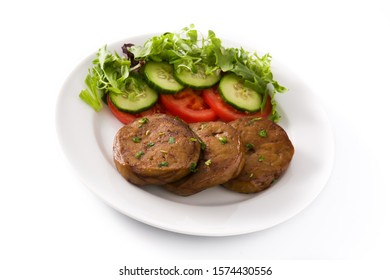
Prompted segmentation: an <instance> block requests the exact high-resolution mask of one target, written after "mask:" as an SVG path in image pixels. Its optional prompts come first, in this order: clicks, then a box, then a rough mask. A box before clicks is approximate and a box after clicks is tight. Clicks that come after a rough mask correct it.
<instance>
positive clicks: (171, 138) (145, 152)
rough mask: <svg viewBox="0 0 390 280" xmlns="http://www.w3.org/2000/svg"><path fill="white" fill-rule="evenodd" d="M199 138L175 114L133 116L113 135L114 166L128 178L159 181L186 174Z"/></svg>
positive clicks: (195, 156) (196, 154)
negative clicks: (134, 117) (130, 121)
mask: <svg viewBox="0 0 390 280" xmlns="http://www.w3.org/2000/svg"><path fill="white" fill-rule="evenodd" d="M200 150H201V146H200V142H199V141H198V138H197V136H196V135H195V133H194V132H193V131H192V130H191V129H190V128H189V126H188V125H187V124H186V123H184V122H183V121H181V120H180V119H178V118H174V117H172V116H168V115H166V114H154V115H150V116H147V117H140V118H137V119H135V120H134V121H133V122H132V123H130V124H128V125H125V126H123V127H122V128H120V129H119V131H118V132H117V134H116V135H115V139H114V144H113V157H114V162H115V166H116V167H117V169H118V171H119V172H120V173H121V175H122V176H123V177H124V178H126V179H127V180H128V181H130V182H132V183H134V184H136V185H139V186H142V185H150V184H156V185H163V184H167V183H170V182H174V181H177V180H179V179H181V178H183V177H184V176H186V175H187V174H189V173H190V172H191V170H192V168H193V166H194V165H195V164H196V163H197V162H198V160H199V156H200Z"/></svg>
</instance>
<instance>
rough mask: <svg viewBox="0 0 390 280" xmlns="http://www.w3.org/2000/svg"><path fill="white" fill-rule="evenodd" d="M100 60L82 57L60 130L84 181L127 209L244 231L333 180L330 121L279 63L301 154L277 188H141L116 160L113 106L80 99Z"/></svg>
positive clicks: (186, 225) (290, 129)
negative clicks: (185, 191)
mask: <svg viewBox="0 0 390 280" xmlns="http://www.w3.org/2000/svg"><path fill="white" fill-rule="evenodd" d="M152 35H153V34H152ZM152 35H147V36H138V37H134V38H129V39H126V40H123V41H121V42H117V43H114V44H112V45H109V46H108V48H109V49H110V50H117V51H118V52H119V53H120V51H121V46H122V44H123V43H129V42H131V43H135V44H143V43H144V41H145V40H146V39H147V38H150V36H152ZM223 42H224V44H225V45H235V46H237V44H234V43H232V42H230V43H227V41H226V40H223ZM245 47H246V46H245ZM251 49H256V46H253V47H252V48H251ZM94 58H95V54H92V55H90V56H89V57H87V58H86V59H85V60H84V61H83V62H81V63H80V64H79V65H78V66H77V67H76V69H74V71H73V72H72V73H71V74H70V76H69V77H68V79H67V80H66V82H65V84H64V85H63V87H62V90H61V92H60V95H59V97H58V102H57V108H56V110H57V111H56V125H57V132H58V137H59V140H60V143H61V145H62V148H63V150H64V152H65V154H66V156H67V158H68V159H69V161H70V163H71V165H73V167H74V168H75V170H76V172H77V173H78V175H79V176H80V178H81V180H82V181H83V182H84V183H85V184H86V185H87V186H88V187H89V188H90V189H91V190H92V191H93V192H94V193H95V194H96V195H97V196H98V197H100V198H101V199H102V200H103V201H105V202H106V203H107V204H109V205H110V206H111V207H113V208H114V209H116V210H118V211H120V212H122V213H123V214H125V215H127V216H129V217H131V218H134V219H136V220H139V221H141V222H144V223H146V224H149V225H152V226H155V227H158V228H162V229H165V230H169V231H174V232H179V233H185V234H192V235H205V236H227V235H237V234H244V233H250V232H254V231H259V230H263V229H266V228H269V227H272V226H275V225H277V224H279V223H281V222H284V221H286V220H288V219H289V218H291V217H293V216H294V215H296V214H297V213H299V212H300V211H301V210H303V209H304V208H305V207H306V206H308V205H309V204H310V203H311V202H312V201H313V200H314V199H315V197H316V196H317V195H318V194H319V193H320V191H321V190H322V189H323V187H324V186H325V185H326V182H327V180H328V177H329V175H330V172H331V169H332V165H333V155H334V143H333V135H332V131H331V127H330V123H329V121H328V119H327V116H326V114H325V112H324V110H323V108H322V107H321V106H320V105H319V103H318V101H317V100H316V98H315V96H314V95H313V93H312V92H310V90H309V89H308V88H307V87H305V85H304V84H303V83H302V81H301V80H300V79H299V78H298V77H296V76H295V75H294V74H293V73H291V71H288V70H287V69H286V68H285V67H282V66H280V65H278V64H277V63H276V62H275V60H273V64H272V66H273V72H274V75H275V77H276V79H277V80H278V81H279V82H280V83H281V84H282V85H285V86H287V87H288V88H289V92H287V93H286V94H283V95H279V96H278V102H279V107H280V111H281V114H282V120H281V122H280V125H281V126H282V127H284V129H285V130H286V131H287V133H288V134H289V136H290V139H291V141H292V142H293V144H294V146H295V155H294V158H293V161H292V162H291V164H290V167H289V169H288V170H287V172H286V173H285V174H284V175H283V176H282V178H281V179H280V180H278V181H277V182H276V183H275V185H274V186H272V187H271V188H269V189H268V190H266V191H264V192H261V193H259V194H254V195H244V194H238V193H234V192H231V191H228V190H225V189H224V188H222V187H219V186H218V187H215V188H211V189H209V190H206V191H203V192H201V193H198V194H196V195H193V196H190V197H179V196H176V195H173V194H171V193H168V192H166V191H164V190H162V189H161V188H158V187H148V188H145V189H141V188H139V187H136V186H133V185H131V184H130V183H128V182H127V181H125V180H124V179H123V178H122V177H121V176H120V174H119V173H118V172H117V171H116V169H115V166H114V164H113V160H112V142H113V139H114V135H115V133H116V132H117V130H118V129H119V128H120V127H121V123H119V122H118V121H117V120H116V119H115V118H114V117H113V116H112V115H111V114H110V112H109V111H108V109H107V108H106V107H105V108H104V109H103V110H102V111H101V112H99V113H95V112H94V111H93V109H92V108H90V107H89V106H87V105H86V104H85V103H84V102H83V101H82V100H81V99H80V98H79V97H78V95H79V92H80V91H81V90H82V89H83V88H85V85H84V78H85V76H86V74H87V70H88V68H90V67H91V66H92V60H93V59H94Z"/></svg>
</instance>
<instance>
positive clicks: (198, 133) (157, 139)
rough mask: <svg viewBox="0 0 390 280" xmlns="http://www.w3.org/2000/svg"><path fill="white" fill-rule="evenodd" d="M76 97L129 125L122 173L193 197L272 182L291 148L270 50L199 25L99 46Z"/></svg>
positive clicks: (120, 155)
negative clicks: (118, 46)
mask: <svg viewBox="0 0 390 280" xmlns="http://www.w3.org/2000/svg"><path fill="white" fill-rule="evenodd" d="M85 84H86V88H85V89H83V90H82V91H81V92H80V94H79V97H80V98H81V99H82V100H83V101H84V102H86V103H87V104H88V105H90V106H91V107H92V108H93V109H94V110H95V111H97V112H99V111H100V110H101V109H102V108H103V107H104V106H105V104H107V107H108V108H109V110H110V112H111V113H112V115H114V116H115V117H116V118H117V119H118V120H119V121H120V122H122V123H123V124H124V126H123V127H122V128H121V129H119V131H118V132H117V134H116V135H115V139H114V145H113V153H114V154H113V158H114V162H115V166H116V168H117V169H118V171H119V173H120V174H121V175H122V176H123V177H124V178H126V179H127V180H128V181H130V182H131V183H133V184H135V185H138V186H145V185H159V186H161V187H164V188H165V189H167V190H168V191H171V192H172V193H175V194H178V195H181V196H188V195H192V194H195V193H198V192H201V191H203V190H205V189H208V188H211V187H213V186H216V185H223V186H224V187H225V188H227V189H230V190H232V191H236V192H241V193H255V192H259V191H262V190H264V189H266V188H268V187H269V186H270V185H271V184H272V183H273V182H274V181H275V180H276V179H278V178H279V177H280V176H281V175H282V174H283V173H284V171H285V170H286V169H287V168H288V166H289V163H290V161H291V160H292V157H293V154H294V147H293V145H292V143H291V141H290V139H289V137H288V135H287V133H286V132H285V131H284V129H283V128H282V127H280V126H279V125H277V124H276V122H278V121H279V119H280V117H281V116H280V114H279V113H278V110H277V103H276V99H275V95H276V94H277V93H283V92H285V91H286V90H287V89H286V88H285V87H283V86H282V85H280V84H279V83H278V82H277V81H276V80H275V79H274V76H273V73H272V71H271V56H270V55H269V54H264V55H262V56H259V55H258V54H257V53H256V52H249V51H246V50H244V49H243V48H242V47H241V48H236V47H225V46H223V45H222V41H221V39H219V38H218V37H216V35H215V33H214V32H213V31H211V30H209V31H208V34H207V36H204V35H202V34H200V33H199V32H198V31H197V30H195V29H194V26H193V25H191V26H189V27H186V28H183V29H182V30H180V31H178V32H166V33H163V34H161V35H157V36H153V37H151V38H149V39H148V40H146V41H145V42H144V44H143V45H134V44H133V43H131V42H129V43H126V44H124V45H123V46H122V55H120V54H119V53H118V52H116V51H115V50H114V51H110V50H109V49H108V48H107V46H104V47H102V48H100V49H99V50H98V52H97V54H96V58H95V59H94V60H93V61H92V67H91V68H90V69H89V70H88V74H87V76H86V78H85Z"/></svg>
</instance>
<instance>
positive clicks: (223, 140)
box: [218, 136, 228, 145]
mask: <svg viewBox="0 0 390 280" xmlns="http://www.w3.org/2000/svg"><path fill="white" fill-rule="evenodd" d="M218 140H219V142H221V144H222V145H225V144H226V143H227V142H228V140H227V138H226V137H225V136H222V137H219V138H218Z"/></svg>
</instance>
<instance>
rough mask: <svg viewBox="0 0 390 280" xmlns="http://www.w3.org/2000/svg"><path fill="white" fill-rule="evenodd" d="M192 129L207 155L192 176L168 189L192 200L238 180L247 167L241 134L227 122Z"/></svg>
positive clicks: (196, 124) (203, 155)
mask: <svg viewBox="0 0 390 280" xmlns="http://www.w3.org/2000/svg"><path fill="white" fill-rule="evenodd" d="M190 128H191V129H192V130H193V131H194V132H195V133H196V134H197V135H198V137H199V138H200V140H201V141H202V142H203V147H204V150H203V153H202V155H201V158H200V160H199V162H198V164H197V166H196V171H195V170H193V171H195V172H193V173H192V174H191V175H188V176H187V177H185V178H183V179H182V180H179V181H177V182H173V183H170V184H167V185H165V188H166V189H167V190H169V191H171V192H173V193H175V194H178V195H182V196H188V195H192V194H195V193H198V192H200V191H203V190H205V189H207V188H210V187H213V186H216V185H220V184H222V183H225V182H227V181H228V180H230V179H231V178H234V177H235V176H237V175H238V174H239V173H240V172H241V169H242V167H243V166H244V156H243V145H242V143H241V140H240V136H239V133H238V132H237V131H236V130H235V129H234V128H233V127H232V126H230V125H229V124H226V123H224V122H220V121H215V122H206V123H193V124H190Z"/></svg>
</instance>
